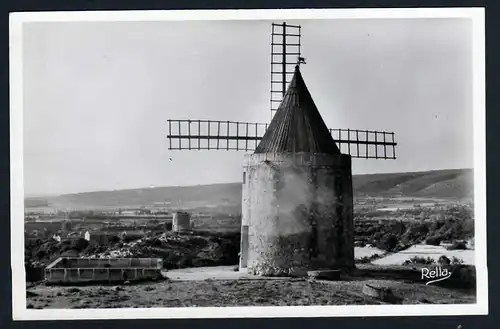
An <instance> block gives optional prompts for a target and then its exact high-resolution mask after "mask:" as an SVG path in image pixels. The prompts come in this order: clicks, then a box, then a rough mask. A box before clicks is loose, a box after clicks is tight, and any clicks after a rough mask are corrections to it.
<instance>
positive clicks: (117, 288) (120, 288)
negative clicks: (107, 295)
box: [113, 286, 124, 291]
mask: <svg viewBox="0 0 500 329" xmlns="http://www.w3.org/2000/svg"><path fill="white" fill-rule="evenodd" d="M113 290H114V291H123V290H124V289H123V288H122V287H119V286H114V287H113Z"/></svg>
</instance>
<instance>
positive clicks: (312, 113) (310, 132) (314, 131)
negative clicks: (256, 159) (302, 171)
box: [255, 65, 340, 154]
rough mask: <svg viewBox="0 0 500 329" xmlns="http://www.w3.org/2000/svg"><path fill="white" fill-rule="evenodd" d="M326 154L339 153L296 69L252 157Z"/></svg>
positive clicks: (297, 67)
mask: <svg viewBox="0 0 500 329" xmlns="http://www.w3.org/2000/svg"><path fill="white" fill-rule="evenodd" d="M288 152H307V153H326V154H339V153H340V151H339V149H338V148H337V145H336V144H335V141H334V140H333V138H332V135H331V134H330V131H329V129H328V127H327V126H326V124H325V122H324V121H323V119H322V118H321V115H320V114H319V111H318V109H317V108H316V105H315V104H314V101H313V99H312V97H311V94H310V93H309V90H307V86H306V84H305V82H304V79H302V75H301V74H300V70H299V66H298V65H297V66H296V67H295V73H294V76H293V78H292V81H291V82H290V85H289V86H288V89H287V91H286V93H285V97H284V98H283V101H282V102H281V104H280V106H279V107H278V110H277V111H276V114H275V115H274V117H273V119H272V121H271V123H270V124H269V127H268V128H267V130H266V132H265V134H264V137H262V140H261V142H260V143H259V145H258V146H257V148H256V149H255V153H288Z"/></svg>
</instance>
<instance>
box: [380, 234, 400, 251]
mask: <svg viewBox="0 0 500 329" xmlns="http://www.w3.org/2000/svg"><path fill="white" fill-rule="evenodd" d="M398 243H399V240H398V237H397V236H395V235H394V234H389V235H387V236H385V237H383V238H382V240H381V241H380V242H379V243H378V244H377V247H378V248H379V249H382V250H385V251H393V250H394V249H395V248H396V246H397V245H398Z"/></svg>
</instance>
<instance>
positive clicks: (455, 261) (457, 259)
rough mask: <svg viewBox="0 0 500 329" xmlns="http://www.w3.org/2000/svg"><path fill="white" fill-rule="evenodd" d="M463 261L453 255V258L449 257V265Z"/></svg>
mask: <svg viewBox="0 0 500 329" xmlns="http://www.w3.org/2000/svg"><path fill="white" fill-rule="evenodd" d="M463 263H464V261H463V260H462V259H460V258H457V257H455V256H453V258H452V259H451V265H462V264H463Z"/></svg>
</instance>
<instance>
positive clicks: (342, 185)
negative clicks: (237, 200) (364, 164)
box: [240, 153, 354, 275]
mask: <svg viewBox="0 0 500 329" xmlns="http://www.w3.org/2000/svg"><path fill="white" fill-rule="evenodd" d="M245 172H246V181H245V184H244V186H243V195H244V199H243V207H242V208H243V221H242V228H243V225H245V224H247V225H249V228H248V253H247V270H248V272H249V273H252V274H259V275H303V274H304V273H305V272H306V271H308V270H311V269H320V268H321V269H335V268H352V267H353V266H354V247H353V232H352V231H353V224H352V219H353V218H352V209H353V207H352V175H351V157H350V156H349V155H343V154H342V155H336V156H332V155H326V154H308V153H307V154H306V153H296V154H251V155H247V156H246V158H245ZM242 231H243V230H242ZM242 241H243V240H242ZM242 246H243V243H242ZM244 253H245V251H244V250H242V255H243V254H244ZM240 267H241V263H240Z"/></svg>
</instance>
